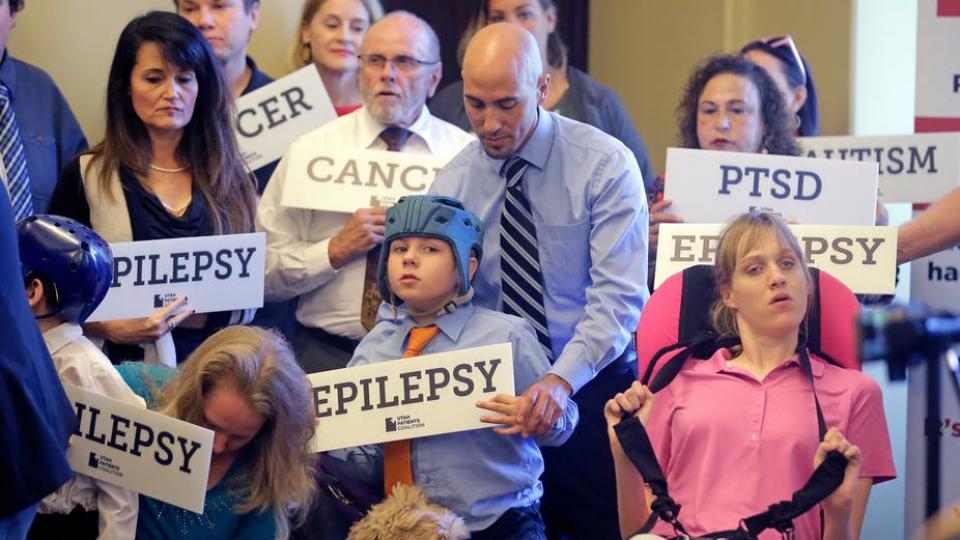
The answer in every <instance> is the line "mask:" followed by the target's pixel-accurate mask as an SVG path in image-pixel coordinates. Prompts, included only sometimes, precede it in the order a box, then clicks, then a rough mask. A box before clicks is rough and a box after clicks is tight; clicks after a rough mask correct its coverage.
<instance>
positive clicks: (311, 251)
mask: <svg viewBox="0 0 960 540" xmlns="http://www.w3.org/2000/svg"><path fill="white" fill-rule="evenodd" d="M329 247H330V238H325V239H323V240H321V241H319V242H317V243H315V244H310V245H309V246H307V247H306V248H304V250H303V267H304V271H305V272H306V275H307V279H309V280H310V281H314V280H320V281H323V282H327V281H329V280H331V279H333V278H334V277H336V276H338V275H339V274H340V270H341V269H342V267H341V268H340V269H338V268H334V267H333V265H332V264H331V263H330V252H329Z"/></svg>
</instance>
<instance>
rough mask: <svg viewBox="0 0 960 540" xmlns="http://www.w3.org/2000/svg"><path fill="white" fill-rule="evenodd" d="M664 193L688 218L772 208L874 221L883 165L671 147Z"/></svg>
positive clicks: (817, 218) (796, 216)
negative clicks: (879, 179) (879, 170)
mask: <svg viewBox="0 0 960 540" xmlns="http://www.w3.org/2000/svg"><path fill="white" fill-rule="evenodd" d="M665 184H666V185H665V188H666V189H665V193H664V197H665V198H667V199H670V200H671V201H673V204H671V206H670V208H669V210H670V212H671V213H674V214H678V215H680V216H682V217H683V219H684V220H685V221H686V222H687V223H724V222H726V221H728V220H730V219H731V218H733V217H734V216H737V215H739V214H742V213H743V212H771V213H775V214H779V215H780V216H781V217H782V218H783V219H785V220H788V221H798V222H800V223H810V224H818V225H873V223H874V216H875V213H876V204H877V164H876V163H866V162H854V161H837V160H829V159H810V158H802V157H794V156H774V155H770V154H750V153H741V152H720V151H715V150H691V149H685V148H668V149H667V171H666V182H665Z"/></svg>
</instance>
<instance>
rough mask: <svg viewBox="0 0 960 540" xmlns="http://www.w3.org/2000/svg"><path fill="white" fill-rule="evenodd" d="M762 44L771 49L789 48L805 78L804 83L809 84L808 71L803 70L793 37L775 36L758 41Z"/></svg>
mask: <svg viewBox="0 0 960 540" xmlns="http://www.w3.org/2000/svg"><path fill="white" fill-rule="evenodd" d="M757 41H759V42H760V43H763V44H764V45H766V46H767V47H770V48H771V49H779V48H780V47H787V48H788V49H790V54H792V55H793V60H794V62H795V63H796V64H797V66H798V67H799V68H800V75H802V76H803V83H804V84H806V83H807V70H805V69H804V68H803V60H802V59H801V58H800V51H798V50H797V44H796V43H794V42H793V37H791V36H790V35H789V34H788V35H786V36H775V37H766V38H762V39H758V40H757Z"/></svg>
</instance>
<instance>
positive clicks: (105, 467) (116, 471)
mask: <svg viewBox="0 0 960 540" xmlns="http://www.w3.org/2000/svg"><path fill="white" fill-rule="evenodd" d="M87 466H89V467H90V468H91V469H96V470H98V471H103V472H105V473H107V474H110V475H113V476H116V477H117V478H123V471H121V470H120V467H118V466H116V465H114V464H113V460H111V459H110V457H109V456H104V455H99V454H97V453H96V452H90V459H89V460H87Z"/></svg>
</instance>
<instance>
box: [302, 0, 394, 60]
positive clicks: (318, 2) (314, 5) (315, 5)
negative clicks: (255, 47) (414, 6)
mask: <svg viewBox="0 0 960 540" xmlns="http://www.w3.org/2000/svg"><path fill="white" fill-rule="evenodd" d="M326 2H327V0H306V1H305V2H304V3H303V9H302V10H301V11H300V24H298V25H297V31H296V32H295V34H296V35H295V36H294V38H293V46H292V47H290V56H289V57H288V59H287V63H288V64H290V69H291V70H293V71H296V70H298V69H300V68H302V67H304V66H307V65H310V64H312V63H313V57H312V56H311V54H310V45H309V44H307V43H304V42H303V39H302V36H303V29H304V28H306V27H308V26H310V21H312V20H313V17H314V15H316V14H317V12H318V11H320V7H321V6H323V4H325V3H326ZM360 3H361V4H363V7H364V8H366V10H367V15H368V16H369V18H370V24H371V25H372V24H373V23H374V22H376V21H378V20H380V18H382V17H383V6H382V5H381V4H380V0H360Z"/></svg>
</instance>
